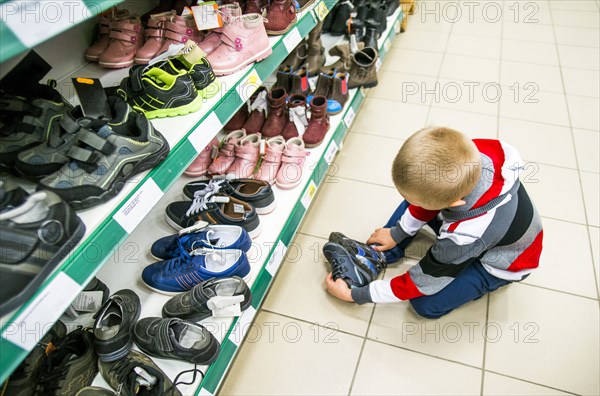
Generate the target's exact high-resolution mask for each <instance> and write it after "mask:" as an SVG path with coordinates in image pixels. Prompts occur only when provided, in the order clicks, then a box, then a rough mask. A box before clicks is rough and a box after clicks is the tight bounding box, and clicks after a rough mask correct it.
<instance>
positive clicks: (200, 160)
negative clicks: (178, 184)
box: [183, 138, 219, 177]
mask: <svg viewBox="0 0 600 396" xmlns="http://www.w3.org/2000/svg"><path fill="white" fill-rule="evenodd" d="M214 148H219V139H217V138H213V140H211V142H210V143H209V144H208V145H207V146H206V147H204V150H202V151H201V152H200V154H198V157H196V159H195V160H194V161H193V162H192V163H191V164H190V166H188V168H187V169H186V170H185V172H183V173H184V174H186V175H188V176H194V177H195V176H204V175H206V173H207V172H208V167H209V166H210V163H211V162H212V157H211V154H212V151H213V149H214Z"/></svg>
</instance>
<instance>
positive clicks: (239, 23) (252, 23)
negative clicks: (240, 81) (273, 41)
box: [208, 14, 272, 76]
mask: <svg viewBox="0 0 600 396" xmlns="http://www.w3.org/2000/svg"><path fill="white" fill-rule="evenodd" d="M221 40H222V41H223V44H221V45H220V46H219V47H218V48H217V49H216V50H214V52H212V53H211V54H209V55H208V61H209V62H210V64H211V65H212V67H213V70H214V72H215V74H216V75H217V76H223V75H226V74H231V73H235V72H236V71H238V70H242V69H243V68H245V67H246V66H248V65H249V64H250V63H252V62H258V61H260V60H263V59H264V58H266V57H268V56H269V55H271V52H272V51H271V45H270V44H269V37H268V36H267V32H266V31H265V25H264V24H263V17H262V15H259V14H247V15H242V16H241V17H240V18H234V19H233V20H232V21H231V23H229V24H227V25H226V26H225V27H224V28H223V35H222V36H221Z"/></svg>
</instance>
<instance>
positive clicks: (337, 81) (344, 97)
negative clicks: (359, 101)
mask: <svg viewBox="0 0 600 396" xmlns="http://www.w3.org/2000/svg"><path fill="white" fill-rule="evenodd" d="M348 78H349V76H348V73H346V72H341V71H338V70H334V69H330V70H329V71H327V72H325V73H320V74H319V77H318V78H317V85H316V87H315V90H314V91H313V93H312V95H310V96H308V98H307V100H308V101H309V102H310V101H312V99H313V97H315V96H325V97H326V98H327V112H328V113H329V114H331V115H334V114H338V113H340V112H341V111H342V110H343V109H344V105H345V104H346V102H347V101H348V98H349V95H350V94H349V92H348Z"/></svg>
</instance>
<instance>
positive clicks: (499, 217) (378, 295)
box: [352, 139, 543, 304]
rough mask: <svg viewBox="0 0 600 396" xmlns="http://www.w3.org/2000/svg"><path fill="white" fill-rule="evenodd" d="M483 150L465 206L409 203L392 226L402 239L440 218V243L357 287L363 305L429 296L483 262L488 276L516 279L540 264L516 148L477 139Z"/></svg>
mask: <svg viewBox="0 0 600 396" xmlns="http://www.w3.org/2000/svg"><path fill="white" fill-rule="evenodd" d="M473 142H474V143H475V145H476V146H477V148H478V149H479V151H480V153H481V160H482V174H481V178H480V180H479V182H478V184H477V185H476V187H475V188H474V190H473V191H472V192H471V193H470V194H469V195H467V196H466V197H465V198H463V200H464V201H466V205H463V206H460V207H455V208H449V209H444V210H441V211H430V210H425V209H423V208H420V207H418V206H414V205H411V206H409V207H408V209H407V210H406V212H405V213H404V214H403V215H402V217H401V218H400V220H399V221H398V225H397V226H395V227H393V228H392V237H393V238H394V240H395V241H396V242H398V243H400V242H401V241H403V240H404V239H405V238H408V237H411V236H414V235H415V234H416V233H417V232H418V231H419V230H420V229H421V227H423V226H424V225H425V224H427V222H429V221H430V220H432V219H434V218H435V217H436V216H437V217H438V219H439V220H441V222H442V226H441V228H440V231H439V233H438V236H437V239H436V242H435V243H434V244H433V246H432V247H431V248H430V249H429V250H428V251H427V254H426V255H425V257H423V258H422V259H421V260H420V262H419V263H418V264H417V265H415V266H413V267H412V268H411V269H410V270H409V271H408V272H406V273H404V274H403V275H401V276H398V277H395V278H393V279H392V280H391V281H384V280H378V281H374V282H372V283H371V284H369V285H368V286H365V287H362V288H359V289H354V290H353V291H352V296H353V298H354V300H355V301H356V302H357V303H359V304H362V303H366V302H376V303H386V302H396V301H400V300H407V299H411V298H415V297H420V296H423V295H431V294H434V293H437V292H439V291H440V290H442V289H443V288H444V287H446V286H447V285H448V284H449V283H450V282H452V280H453V279H454V278H455V277H456V276H457V275H458V274H460V273H461V272H462V271H463V270H464V269H465V268H467V267H468V266H469V265H471V264H472V263H473V262H475V261H478V260H479V261H480V262H481V264H482V265H483V268H485V270H486V271H488V272H489V273H490V274H492V275H494V276H496V277H498V278H502V279H506V280H510V281H518V280H522V279H523V277H524V276H525V275H527V274H529V273H530V272H531V271H533V270H534V269H535V268H537V266H538V264H539V259H540V254H541V252H542V237H543V231H542V223H541V219H540V217H539V215H538V213H537V211H536V209H535V206H534V205H533V203H532V202H531V201H530V199H529V197H528V195H527V192H526V191H525V188H524V187H523V185H522V184H521V183H520V181H519V172H520V170H522V169H523V161H522V160H521V158H520V156H519V154H518V152H517V151H516V149H515V148H514V147H512V146H510V145H508V144H506V143H504V142H501V141H499V140H487V139H475V140H473Z"/></svg>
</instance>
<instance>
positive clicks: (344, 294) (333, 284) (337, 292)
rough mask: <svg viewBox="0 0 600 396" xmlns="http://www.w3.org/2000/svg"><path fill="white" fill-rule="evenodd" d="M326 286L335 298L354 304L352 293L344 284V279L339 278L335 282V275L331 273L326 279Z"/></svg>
mask: <svg viewBox="0 0 600 396" xmlns="http://www.w3.org/2000/svg"><path fill="white" fill-rule="evenodd" d="M325 284H326V285H327V291H328V292H329V294H331V295H332V296H334V297H337V298H339V299H340V300H344V301H348V302H354V300H353V299H352V293H351V292H350V288H349V287H348V285H347V284H346V282H344V280H343V279H341V278H338V279H337V280H335V281H334V280H333V275H331V272H330V273H329V274H328V275H327V277H326V278H325Z"/></svg>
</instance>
